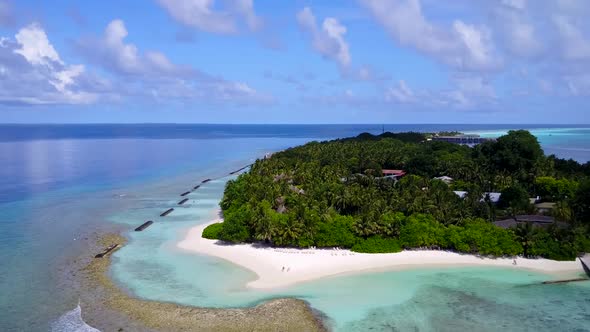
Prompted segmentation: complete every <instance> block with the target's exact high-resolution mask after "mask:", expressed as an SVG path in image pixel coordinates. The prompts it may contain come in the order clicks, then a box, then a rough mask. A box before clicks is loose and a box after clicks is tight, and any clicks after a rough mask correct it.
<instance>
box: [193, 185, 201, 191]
mask: <svg viewBox="0 0 590 332" xmlns="http://www.w3.org/2000/svg"><path fill="white" fill-rule="evenodd" d="M199 188H201V185H200V184H198V185H196V186H195V187H194V188H193V190H197V189H199Z"/></svg>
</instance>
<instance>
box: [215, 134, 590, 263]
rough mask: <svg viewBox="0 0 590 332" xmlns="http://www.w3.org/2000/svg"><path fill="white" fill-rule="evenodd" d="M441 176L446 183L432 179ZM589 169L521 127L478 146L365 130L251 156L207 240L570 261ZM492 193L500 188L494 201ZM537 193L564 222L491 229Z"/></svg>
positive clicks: (581, 224) (580, 241)
mask: <svg viewBox="0 0 590 332" xmlns="http://www.w3.org/2000/svg"><path fill="white" fill-rule="evenodd" d="M383 170H404V171H405V173H406V175H405V176H403V177H401V178H400V177H399V176H397V177H391V176H385V175H384V174H383ZM388 174H390V173H388ZM443 175H445V176H448V177H451V178H452V179H453V181H452V182H451V183H446V182H444V181H441V180H437V179H435V177H440V176H443ZM589 176H590V166H589V165H588V164H585V165H580V164H579V163H577V162H575V161H572V160H562V159H559V158H557V157H555V156H545V155H544V154H543V151H542V149H541V147H540V145H539V143H538V141H537V139H536V138H535V137H534V136H533V135H531V134H530V133H529V132H527V131H522V130H517V131H510V132H509V133H508V134H507V135H505V136H502V137H500V138H499V139H498V140H496V141H487V142H484V143H482V144H479V145H477V146H475V147H468V146H462V145H457V144H451V143H447V142H440V141H429V140H427V139H426V134H422V133H384V134H382V135H372V134H369V133H363V134H360V135H359V136H357V137H353V138H346V139H338V140H332V141H325V142H310V143H308V144H305V145H302V146H298V147H294V148H290V149H287V150H284V151H281V152H278V153H275V154H273V155H272V157H270V158H265V159H263V160H258V161H256V162H255V163H254V165H252V167H251V169H250V171H249V172H246V173H244V174H242V175H240V176H239V177H238V178H237V179H235V180H232V181H229V182H228V183H227V185H226V189H225V193H224V197H223V200H222V201H221V204H220V205H221V208H222V210H223V214H224V219H225V222H224V223H223V224H222V226H216V227H220V228H221V229H217V230H215V232H210V233H209V235H211V233H213V235H212V236H215V235H216V236H217V237H218V238H219V239H222V240H225V241H229V242H234V243H239V242H261V243H264V244H267V245H271V246H281V247H300V248H308V247H324V248H330V247H340V248H349V249H352V250H354V251H359V252H374V253H377V252H397V251H399V250H401V249H414V248H429V249H444V250H453V251H457V252H464V253H470V254H481V255H492V256H505V255H509V256H512V255H525V256H542V257H548V258H554V259H573V258H575V257H576V255H577V254H578V253H579V252H583V251H584V250H586V251H587V250H588V243H589V242H590V241H589V240H588V235H589V232H588V228H589V226H590V222H589V221H590V203H589V202H590V180H588V177H589ZM454 190H462V194H458V193H457V192H454ZM489 193H501V196H500V200H499V201H495V200H494V199H492V195H491V194H489ZM536 196H540V197H541V198H542V199H546V200H551V201H555V202H557V203H558V204H556V207H560V210H559V211H557V212H554V213H557V214H559V216H560V217H559V220H564V221H567V223H561V224H560V226H559V227H558V226H551V227H549V228H547V227H538V226H535V225H528V224H523V223H520V224H519V226H518V227H516V228H512V229H505V228H501V227H498V226H496V225H494V221H496V220H499V219H502V218H516V216H517V215H518V214H522V213H534V211H533V205H532V204H531V202H530V198H531V197H536Z"/></svg>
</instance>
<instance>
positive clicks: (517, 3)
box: [502, 0, 527, 10]
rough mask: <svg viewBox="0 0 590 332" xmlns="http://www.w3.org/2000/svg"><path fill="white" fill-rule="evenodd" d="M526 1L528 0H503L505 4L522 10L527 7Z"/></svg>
mask: <svg viewBox="0 0 590 332" xmlns="http://www.w3.org/2000/svg"><path fill="white" fill-rule="evenodd" d="M526 3H527V1H526V0H502V4H503V5H505V6H508V7H512V8H514V9H520V10H522V9H525V7H526Z"/></svg>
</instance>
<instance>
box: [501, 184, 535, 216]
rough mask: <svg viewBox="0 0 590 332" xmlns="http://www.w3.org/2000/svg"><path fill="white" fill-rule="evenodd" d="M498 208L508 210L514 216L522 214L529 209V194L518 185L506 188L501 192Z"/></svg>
mask: <svg viewBox="0 0 590 332" xmlns="http://www.w3.org/2000/svg"><path fill="white" fill-rule="evenodd" d="M498 207H499V208H503V209H507V208H510V210H511V212H512V214H514V215H516V214H519V213H524V212H526V211H528V210H530V208H531V203H530V201H529V194H528V193H527V191H526V190H525V189H524V188H523V187H521V186H519V185H514V186H511V187H508V188H506V189H504V190H502V195H501V196H500V200H499V201H498Z"/></svg>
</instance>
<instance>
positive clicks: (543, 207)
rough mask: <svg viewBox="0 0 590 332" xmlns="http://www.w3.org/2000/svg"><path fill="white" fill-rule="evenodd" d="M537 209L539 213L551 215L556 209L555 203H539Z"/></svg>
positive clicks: (536, 205)
mask: <svg viewBox="0 0 590 332" xmlns="http://www.w3.org/2000/svg"><path fill="white" fill-rule="evenodd" d="M535 208H536V209H537V211H539V213H543V214H545V213H551V212H552V211H553V208H555V203H553V202H543V203H538V204H535Z"/></svg>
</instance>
